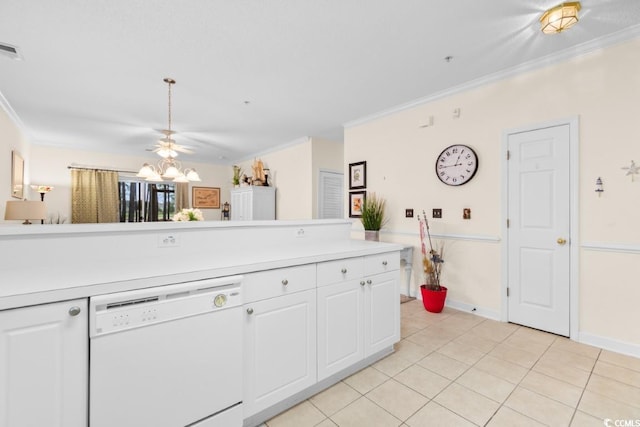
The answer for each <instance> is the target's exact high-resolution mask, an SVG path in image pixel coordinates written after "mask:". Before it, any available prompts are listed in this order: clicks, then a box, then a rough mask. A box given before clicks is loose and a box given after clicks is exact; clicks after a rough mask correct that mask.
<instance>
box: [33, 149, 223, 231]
mask: <svg viewBox="0 0 640 427" xmlns="http://www.w3.org/2000/svg"><path fill="white" fill-rule="evenodd" d="M152 160H153V158H151V157H148V156H146V157H142V156H140V157H136V156H125V155H119V154H111V153H99V152H93V151H81V150H69V149H64V148H57V147H49V146H42V145H32V148H31V181H32V182H33V183H35V184H41V185H52V186H54V187H55V188H54V190H53V191H51V192H50V193H48V194H47V195H46V196H45V201H46V202H47V211H48V213H49V215H52V214H54V215H57V214H58V213H60V215H61V216H64V217H66V218H67V222H70V220H71V172H70V171H69V169H68V166H69V165H71V164H77V165H88V166H91V167H104V168H111V169H118V170H129V171H137V170H138V169H139V168H140V166H141V165H142V164H143V163H144V162H150V161H152ZM184 163H185V164H187V165H188V166H189V167H194V168H196V170H197V171H198V174H199V175H200V178H201V179H202V182H198V183H190V184H189V186H190V188H191V187H193V186H196V187H219V188H220V202H221V204H222V203H224V202H225V201H229V189H230V187H231V177H232V171H231V167H230V166H226V165H211V164H205V163H194V162H189V161H184ZM37 197H39V195H38V194H33V195H32V196H31V197H30V198H31V199H34V200H35V199H37ZM189 201H190V202H191V191H190V192H189ZM202 213H203V215H204V218H205V220H219V219H220V209H202Z"/></svg>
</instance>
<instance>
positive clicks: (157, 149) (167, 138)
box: [148, 77, 193, 159]
mask: <svg viewBox="0 0 640 427" xmlns="http://www.w3.org/2000/svg"><path fill="white" fill-rule="evenodd" d="M164 82H165V83H167V84H168V85H169V108H168V112H169V120H168V126H167V129H162V130H161V131H160V132H162V134H163V135H164V138H160V139H159V140H158V142H157V143H156V145H154V147H153V148H151V149H149V150H148V151H152V152H154V153H157V154H158V155H159V156H160V157H162V158H165V159H166V158H169V157H176V156H177V155H178V153H185V154H193V150H191V149H190V148H188V147H186V146H184V145H180V144H178V143H177V142H176V140H175V139H173V138H172V136H173V135H174V134H175V133H176V132H175V131H174V130H171V85H174V84H175V83H176V81H175V80H174V79H172V78H170V77H167V78H165V79H164Z"/></svg>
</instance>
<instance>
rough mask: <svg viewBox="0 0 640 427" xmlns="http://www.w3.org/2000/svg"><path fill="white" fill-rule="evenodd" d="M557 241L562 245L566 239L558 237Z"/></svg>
mask: <svg viewBox="0 0 640 427" xmlns="http://www.w3.org/2000/svg"><path fill="white" fill-rule="evenodd" d="M556 241H557V242H558V244H559V245H564V244H565V243H567V241H566V240H565V239H563V238H562V237H558V240H556Z"/></svg>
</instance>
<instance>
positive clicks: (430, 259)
mask: <svg viewBox="0 0 640 427" xmlns="http://www.w3.org/2000/svg"><path fill="white" fill-rule="evenodd" d="M418 222H419V224H420V248H421V252H422V271H423V273H424V279H425V283H424V284H422V285H420V293H421V294H422V304H423V305H424V308H425V310H427V311H429V312H431V313H440V312H441V311H442V309H443V308H444V303H445V300H446V298H447V288H446V287H444V286H442V284H441V283H440V278H441V273H442V264H443V263H444V259H443V258H442V254H443V249H444V245H443V244H442V243H441V244H440V249H439V250H438V248H437V246H436V247H435V248H434V246H433V243H432V242H431V232H430V231H429V221H428V220H427V215H426V214H425V212H424V211H422V217H420V215H418ZM425 237H426V238H427V241H428V242H429V250H428V251H427V245H426V243H425Z"/></svg>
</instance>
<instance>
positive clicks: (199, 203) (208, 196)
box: [191, 187, 220, 209]
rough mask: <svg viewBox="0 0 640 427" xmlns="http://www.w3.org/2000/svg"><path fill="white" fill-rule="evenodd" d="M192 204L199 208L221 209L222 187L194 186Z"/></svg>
mask: <svg viewBox="0 0 640 427" xmlns="http://www.w3.org/2000/svg"><path fill="white" fill-rule="evenodd" d="M191 204H192V206H193V207H194V208H198V209H220V188H218V187H193V188H192V189H191Z"/></svg>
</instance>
